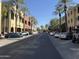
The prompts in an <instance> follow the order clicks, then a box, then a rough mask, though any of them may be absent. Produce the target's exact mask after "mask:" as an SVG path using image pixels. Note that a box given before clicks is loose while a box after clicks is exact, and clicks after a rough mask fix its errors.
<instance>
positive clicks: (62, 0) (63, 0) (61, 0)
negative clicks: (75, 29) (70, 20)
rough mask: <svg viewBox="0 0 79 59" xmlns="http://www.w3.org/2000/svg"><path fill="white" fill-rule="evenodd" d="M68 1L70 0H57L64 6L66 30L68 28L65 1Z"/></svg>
mask: <svg viewBox="0 0 79 59" xmlns="http://www.w3.org/2000/svg"><path fill="white" fill-rule="evenodd" d="M68 2H71V0H59V3H63V4H62V5H63V6H64V12H65V27H66V31H67V30H68V26H67V3H68Z"/></svg>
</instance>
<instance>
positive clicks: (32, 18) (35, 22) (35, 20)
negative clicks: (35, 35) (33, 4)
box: [30, 16, 38, 31]
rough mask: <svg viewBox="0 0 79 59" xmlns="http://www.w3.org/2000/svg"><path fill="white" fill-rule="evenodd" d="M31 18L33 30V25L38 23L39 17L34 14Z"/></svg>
mask: <svg viewBox="0 0 79 59" xmlns="http://www.w3.org/2000/svg"><path fill="white" fill-rule="evenodd" d="M30 20H31V31H32V27H33V26H36V25H37V23H38V22H37V19H36V18H35V17H33V16H31V17H30Z"/></svg>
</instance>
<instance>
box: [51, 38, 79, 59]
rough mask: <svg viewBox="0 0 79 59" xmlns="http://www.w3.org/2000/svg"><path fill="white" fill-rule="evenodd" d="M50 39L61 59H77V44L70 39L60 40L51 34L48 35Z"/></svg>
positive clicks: (78, 55) (78, 49) (78, 48)
mask: <svg viewBox="0 0 79 59" xmlns="http://www.w3.org/2000/svg"><path fill="white" fill-rule="evenodd" d="M50 40H51V42H52V43H53V45H54V46H55V47H56V49H57V50H58V51H59V53H60V54H61V56H62V57H63V59H79V44H73V43H72V42H71V40H60V39H59V38H54V37H52V36H50Z"/></svg>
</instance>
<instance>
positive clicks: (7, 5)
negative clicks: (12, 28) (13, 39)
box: [2, 1, 12, 32]
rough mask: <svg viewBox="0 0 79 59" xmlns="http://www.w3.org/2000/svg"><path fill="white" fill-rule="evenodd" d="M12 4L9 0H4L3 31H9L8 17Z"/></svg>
mask: <svg viewBox="0 0 79 59" xmlns="http://www.w3.org/2000/svg"><path fill="white" fill-rule="evenodd" d="M11 6H12V4H11V3H9V2H8V1H6V2H2V18H3V23H4V24H3V25H4V26H3V27H4V28H3V32H7V30H8V28H7V24H9V23H7V19H8V16H9V11H10V8H11Z"/></svg>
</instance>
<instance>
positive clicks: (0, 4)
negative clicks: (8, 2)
mask: <svg viewBox="0 0 79 59" xmlns="http://www.w3.org/2000/svg"><path fill="white" fill-rule="evenodd" d="M1 6H2V3H1V0H0V33H1V16H2V15H1Z"/></svg>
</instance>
